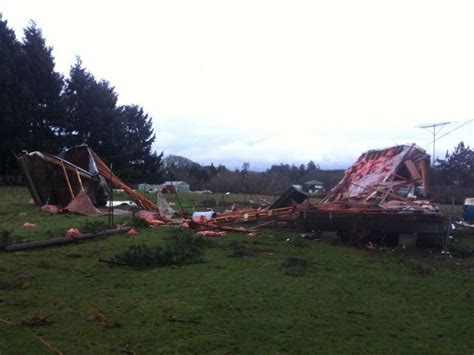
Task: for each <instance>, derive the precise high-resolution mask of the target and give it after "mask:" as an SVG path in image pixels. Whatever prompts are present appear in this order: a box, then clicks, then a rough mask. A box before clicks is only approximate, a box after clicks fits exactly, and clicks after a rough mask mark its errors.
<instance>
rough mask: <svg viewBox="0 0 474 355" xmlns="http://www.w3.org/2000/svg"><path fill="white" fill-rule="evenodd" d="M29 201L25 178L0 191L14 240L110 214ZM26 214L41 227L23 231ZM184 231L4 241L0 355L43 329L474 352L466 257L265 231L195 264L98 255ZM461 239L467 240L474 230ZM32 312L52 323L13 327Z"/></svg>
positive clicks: (150, 348) (192, 349) (211, 347)
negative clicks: (44, 243)
mask: <svg viewBox="0 0 474 355" xmlns="http://www.w3.org/2000/svg"><path fill="white" fill-rule="evenodd" d="M29 198H30V196H29V193H28V191H27V190H26V188H11V187H2V188H0V227H2V228H4V229H7V230H11V231H12V233H13V236H14V237H15V238H17V239H23V240H33V239H44V238H47V237H55V236H59V235H62V234H63V233H64V231H65V230H66V229H67V228H70V227H74V228H79V229H80V228H81V227H83V226H84V225H85V224H86V222H87V221H103V222H104V223H106V221H107V217H95V218H88V217H82V216H75V215H68V214H60V215H49V214H47V213H45V212H42V211H40V210H39V209H38V208H37V207H36V206H33V205H31V204H29V203H28V201H29ZM226 198H227V196H226ZM190 199H191V198H185V200H186V201H185V202H187V203H188V202H189V201H190ZM191 204H192V203H191ZM196 204H198V203H196ZM187 207H188V206H187ZM126 220H130V217H120V218H118V217H115V221H116V222H123V221H126ZM25 222H30V223H36V224H37V225H38V227H37V228H35V229H31V230H26V229H25V228H23V227H22V225H23V223H25ZM179 234H182V232H181V231H180V230H179V229H178V228H176V227H159V228H157V229H140V230H139V231H138V235H137V236H136V238H130V237H128V236H126V235H114V236H108V237H106V238H102V239H97V240H91V241H88V242H84V243H81V244H74V245H68V246H62V247H53V248H48V249H40V250H34V251H28V252H26V253H19V255H18V254H17V255H15V254H12V253H6V252H1V251H0V319H1V320H3V321H0V353H1V354H38V353H40V354H41V353H44V354H48V353H51V350H49V349H48V348H47V347H46V346H45V345H44V344H42V343H41V342H40V340H39V338H38V337H41V339H43V340H44V341H46V342H47V343H49V344H51V345H52V346H54V347H55V348H57V349H59V350H61V351H62V352H64V353H65V354H70V353H81V354H84V353H87V354H92V353H94V354H95V353H100V354H102V353H116V354H132V353H216V354H223V353H257V354H268V353H275V354H277V353H297V352H305V353H306V352H311V353H449V354H473V352H474V257H470V258H466V259H459V258H450V257H447V256H443V255H441V254H440V253H439V252H436V251H433V252H432V253H430V252H428V251H405V250H399V251H396V252H392V251H390V250H386V251H383V252H382V251H376V252H374V251H372V252H371V251H367V250H363V249H357V248H354V247H349V246H346V245H342V244H341V243H340V242H339V241H338V240H337V239H336V238H334V237H333V236H332V235H327V236H323V238H322V239H321V240H315V241H307V240H302V239H301V238H300V237H299V234H298V233H295V232H289V231H279V230H271V229H268V230H264V231H261V232H259V233H258V235H257V237H248V236H246V235H245V234H243V235H242V234H233V233H229V234H227V236H225V237H224V238H219V239H212V242H211V243H210V244H209V245H207V246H206V247H205V249H204V262H202V263H198V264H193V265H186V266H179V267H177V266H171V267H159V268H152V269H136V268H132V267H124V266H117V265H109V264H106V263H102V262H99V261H98V259H99V258H102V259H111V258H112V257H113V256H114V255H116V254H118V253H120V252H121V251H123V250H124V249H126V248H127V247H129V246H131V245H135V244H146V245H148V246H160V245H163V244H164V243H166V242H167V240H169V239H170V238H177V235H179ZM287 239H289V240H290V242H287ZM295 240H296V241H297V242H294V241H295ZM456 240H457V241H456V243H459V244H462V245H463V246H464V247H466V248H471V249H474V233H472V234H470V233H466V232H464V233H462V234H459V236H458V237H456ZM236 248H240V249H239V250H244V251H247V254H248V256H242V255H244V254H246V253H241V254H239V253H236ZM71 252H77V253H78V254H79V255H80V257H70V256H68V255H69V254H70V253H71ZM233 255H234V256H233ZM235 255H237V256H240V257H236V256H235ZM294 260H297V261H300V262H301V263H300V264H298V265H296V269H294V268H292V267H288V263H289V262H291V261H294ZM21 272H28V273H30V274H26V277H22V276H24V275H25V274H19V273H21ZM28 276H29V277H28ZM32 315H37V316H41V317H45V316H49V317H48V318H47V319H50V320H52V321H54V323H52V324H49V325H42V326H36V327H30V326H26V325H22V320H23V319H24V317H26V316H32ZM4 321H8V322H11V324H7V322H4Z"/></svg>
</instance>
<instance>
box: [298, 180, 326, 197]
mask: <svg viewBox="0 0 474 355" xmlns="http://www.w3.org/2000/svg"><path fill="white" fill-rule="evenodd" d="M303 191H305V192H308V193H310V194H311V193H317V192H324V183H322V182H321V181H318V180H309V181H306V182H305V183H304V184H303Z"/></svg>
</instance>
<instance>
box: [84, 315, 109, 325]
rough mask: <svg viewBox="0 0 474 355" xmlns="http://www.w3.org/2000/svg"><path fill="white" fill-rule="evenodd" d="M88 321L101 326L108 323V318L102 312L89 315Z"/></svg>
mask: <svg viewBox="0 0 474 355" xmlns="http://www.w3.org/2000/svg"><path fill="white" fill-rule="evenodd" d="M86 320H87V321H88V322H90V323H92V324H95V325H100V324H104V323H105V322H107V318H106V317H105V315H104V314H102V313H101V312H96V313H92V314H90V315H88V316H87V318H86Z"/></svg>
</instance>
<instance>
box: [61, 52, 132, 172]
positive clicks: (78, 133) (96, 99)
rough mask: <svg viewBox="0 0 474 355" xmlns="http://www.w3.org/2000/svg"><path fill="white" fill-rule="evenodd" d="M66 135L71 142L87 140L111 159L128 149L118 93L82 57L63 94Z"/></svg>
mask: <svg viewBox="0 0 474 355" xmlns="http://www.w3.org/2000/svg"><path fill="white" fill-rule="evenodd" d="M63 104H64V105H65V107H66V122H65V135H66V140H67V142H68V144H69V145H76V144H82V143H87V144H88V145H89V146H90V147H91V148H92V149H94V150H95V151H96V152H97V153H98V154H99V155H101V156H102V157H103V158H104V159H105V160H106V161H108V163H113V162H114V161H118V162H119V161H120V160H119V157H120V156H121V155H122V153H123V152H124V151H125V150H126V146H125V144H124V143H125V141H124V138H123V137H124V136H125V127H124V125H123V123H122V121H121V115H120V113H119V112H118V110H117V107H116V105H117V93H116V92H115V89H114V88H113V87H112V86H111V85H110V84H109V82H107V81H105V80H102V81H99V82H97V81H96V80H95V78H94V76H93V75H92V74H91V73H90V72H89V71H87V70H86V69H85V68H84V67H83V66H82V61H81V59H80V58H78V59H77V61H76V64H75V65H74V66H73V67H72V68H71V71H70V75H69V78H68V79H67V80H66V88H65V91H64V94H63Z"/></svg>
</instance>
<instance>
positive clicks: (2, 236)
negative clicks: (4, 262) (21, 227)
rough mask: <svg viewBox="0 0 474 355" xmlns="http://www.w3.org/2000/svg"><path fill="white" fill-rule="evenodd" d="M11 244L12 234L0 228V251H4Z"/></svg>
mask: <svg viewBox="0 0 474 355" xmlns="http://www.w3.org/2000/svg"><path fill="white" fill-rule="evenodd" d="M12 243H13V237H12V232H11V231H7V230H6V229H3V228H0V249H5V247H6V246H8V245H10V244H12Z"/></svg>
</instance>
